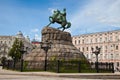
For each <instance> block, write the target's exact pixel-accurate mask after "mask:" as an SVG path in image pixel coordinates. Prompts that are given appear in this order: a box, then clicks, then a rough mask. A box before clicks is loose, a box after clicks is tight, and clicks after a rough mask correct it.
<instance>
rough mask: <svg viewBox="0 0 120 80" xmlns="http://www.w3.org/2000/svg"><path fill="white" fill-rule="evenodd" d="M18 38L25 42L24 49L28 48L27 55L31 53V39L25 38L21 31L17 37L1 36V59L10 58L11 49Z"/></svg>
mask: <svg viewBox="0 0 120 80" xmlns="http://www.w3.org/2000/svg"><path fill="white" fill-rule="evenodd" d="M16 38H18V39H19V40H22V41H23V43H24V47H25V48H27V53H29V52H31V50H32V48H33V46H32V44H31V42H30V39H29V37H28V36H27V37H24V36H23V34H22V32H21V31H19V32H18V33H17V35H15V36H0V59H1V58H2V57H6V58H8V52H9V50H10V48H12V45H13V43H14V41H15V39H16Z"/></svg>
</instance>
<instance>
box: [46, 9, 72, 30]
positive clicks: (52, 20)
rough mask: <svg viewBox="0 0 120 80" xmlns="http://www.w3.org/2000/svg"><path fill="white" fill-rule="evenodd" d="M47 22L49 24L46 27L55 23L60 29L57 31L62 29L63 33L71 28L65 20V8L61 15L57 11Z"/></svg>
mask: <svg viewBox="0 0 120 80" xmlns="http://www.w3.org/2000/svg"><path fill="white" fill-rule="evenodd" d="M49 20H50V23H49V24H48V26H49V25H50V24H51V23H55V22H56V23H58V24H61V27H59V28H58V29H60V28H63V31H64V30H65V29H67V28H69V27H70V26H71V23H70V22H67V20H66V9H65V8H64V9H63V12H62V13H61V12H60V11H59V10H55V11H54V14H53V15H52V16H50V17H49Z"/></svg>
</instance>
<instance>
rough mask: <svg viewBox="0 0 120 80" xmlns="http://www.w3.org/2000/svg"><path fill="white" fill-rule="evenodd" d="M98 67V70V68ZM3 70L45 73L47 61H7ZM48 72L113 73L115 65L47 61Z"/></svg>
mask: <svg viewBox="0 0 120 80" xmlns="http://www.w3.org/2000/svg"><path fill="white" fill-rule="evenodd" d="M96 65H98V68H96ZM3 68H6V69H12V70H18V71H44V70H45V61H17V62H15V61H10V60H8V61H5V62H4V63H3ZM46 69H47V71H51V72H57V73H96V72H100V73H105V72H107V73H113V72H114V64H113V63H93V62H92V63H89V62H86V61H60V60H57V61H47V66H46Z"/></svg>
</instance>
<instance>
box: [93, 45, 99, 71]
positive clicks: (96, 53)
mask: <svg viewBox="0 0 120 80" xmlns="http://www.w3.org/2000/svg"><path fill="white" fill-rule="evenodd" d="M91 50H92V53H94V54H95V55H96V62H95V68H96V70H97V73H98V72H99V71H98V54H100V50H101V48H98V46H96V50H94V48H93V47H92V48H91Z"/></svg>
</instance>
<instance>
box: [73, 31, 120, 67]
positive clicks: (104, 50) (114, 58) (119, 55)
mask: <svg viewBox="0 0 120 80" xmlns="http://www.w3.org/2000/svg"><path fill="white" fill-rule="evenodd" d="M72 42H73V44H74V45H75V46H76V48H77V49H79V50H80V51H81V52H83V54H84V55H85V57H86V58H87V59H88V60H89V61H90V62H95V61H96V56H95V54H94V53H92V50H91V48H94V49H95V48H96V47H99V48H101V50H100V54H99V55H98V61H99V62H113V63H114V65H115V67H120V30H115V31H108V32H98V33H91V34H82V35H79V36H73V37H72Z"/></svg>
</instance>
